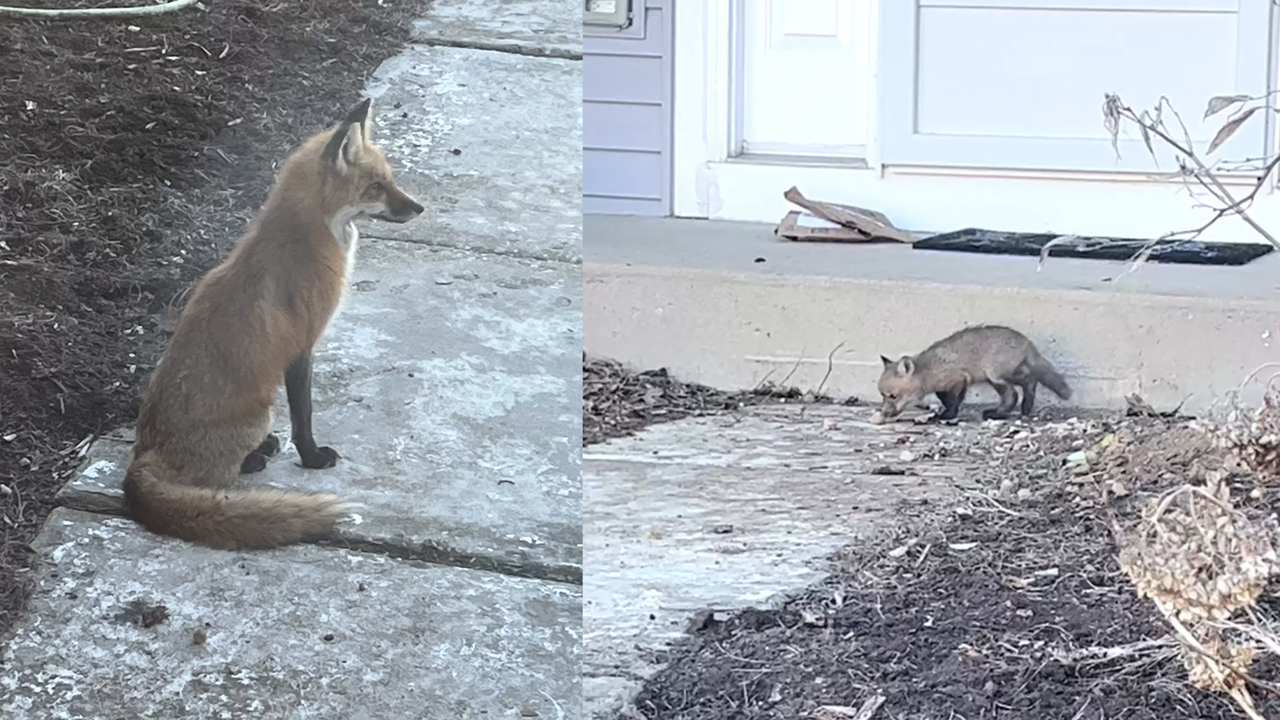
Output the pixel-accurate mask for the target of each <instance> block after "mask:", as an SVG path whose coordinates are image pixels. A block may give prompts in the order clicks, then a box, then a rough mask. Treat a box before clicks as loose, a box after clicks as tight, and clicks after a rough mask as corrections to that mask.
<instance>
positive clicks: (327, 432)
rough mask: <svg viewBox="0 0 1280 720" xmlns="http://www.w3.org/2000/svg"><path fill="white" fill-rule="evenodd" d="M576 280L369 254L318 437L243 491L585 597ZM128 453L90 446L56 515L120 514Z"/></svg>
mask: <svg viewBox="0 0 1280 720" xmlns="http://www.w3.org/2000/svg"><path fill="white" fill-rule="evenodd" d="M581 333H582V278H581V276H580V275H579V273H578V269H577V267H576V266H572V265H564V264H559V263H546V262H535V261H530V260H516V259H513V258H505V257H498V256H483V257H475V256H468V255H466V254H464V253H462V252H459V251H456V250H449V249H443V248H433V247H426V246H422V245H415V244H412V243H405V242H394V241H376V242H368V243H365V244H364V245H363V246H362V247H361V251H360V255H359V257H358V259H357V263H356V272H355V273H354V275H353V276H352V289H351V290H350V291H349V295H348V297H347V299H346V301H345V303H344V307H343V310H342V311H341V312H340V314H339V315H338V317H337V318H336V319H335V320H334V321H333V323H332V324H331V325H330V326H329V329H328V331H327V332H326V333H325V336H324V339H323V340H322V342H321V346H320V348H318V351H317V354H316V360H315V379H314V381H313V392H314V393H315V411H314V412H315V419H314V426H315V435H316V439H317V440H318V441H319V442H320V443H322V444H328V445H332V446H333V447H334V448H335V449H336V450H338V452H339V453H341V454H342V456H343V458H342V460H340V461H339V462H338V465H337V467H334V468H332V469H328V470H305V469H303V468H302V467H301V466H299V465H298V459H297V453H296V451H295V450H294V449H293V447H292V444H291V443H289V442H287V438H288V437H289V413H288V409H287V407H288V406H287V405H286V404H285V399H284V397H283V396H284V393H283V391H280V392H279V393H278V399H277V409H276V412H275V427H276V431H277V432H278V433H280V438H281V440H283V441H286V442H285V448H284V451H283V452H282V453H281V455H280V456H279V457H277V458H275V459H274V460H273V461H272V462H271V464H270V465H269V466H268V467H267V469H266V470H265V471H263V472H262V473H260V474H257V475H252V476H245V477H244V478H243V484H245V485H258V484H265V485H271V486H274V487H281V488H289V489H298V490H306V491H321V492H332V493H335V494H338V495H340V496H342V497H343V498H344V499H349V500H354V501H357V502H360V503H363V504H364V505H365V508H364V509H362V510H361V511H360V515H359V524H346V525H344V526H343V528H342V539H344V540H346V541H347V542H349V543H351V544H352V545H353V546H355V547H369V546H376V547H379V548H380V549H383V550H385V551H388V552H392V553H395V554H398V555H405V556H412V557H418V558H422V559H429V560H434V561H438V562H445V563H449V564H456V565H467V566H474V567H478V568H484V569H494V570H499V571H502V572H508V573H512V574H516V575H525V576H533V577H547V578H552V579H557V580H563V581H570V582H581V577H582V570H581V563H582V529H581V519H582V489H581V484H580V482H579V478H580V476H581V463H582V425H581V405H580V398H581V396H582V365H581V357H580V355H581ZM128 452H129V444H128V443H127V442H122V441H120V440H113V439H111V438H104V439H102V440H99V441H98V442H96V443H94V445H93V446H92V447H91V449H90V451H89V454H88V457H87V458H86V461H85V464H84V466H83V469H82V471H81V472H80V473H79V474H78V476H77V477H76V478H75V479H73V480H72V482H71V483H69V484H68V486H67V487H66V488H65V489H64V491H63V493H62V500H63V504H65V505H67V506H69V507H75V508H80V509H85V510H94V511H99V512H101V511H106V512H119V511H120V508H121V507H122V495H121V490H120V487H121V483H122V481H123V479H124V470H125V468H126V466H127V464H128Z"/></svg>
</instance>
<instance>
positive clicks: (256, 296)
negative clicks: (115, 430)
mask: <svg viewBox="0 0 1280 720" xmlns="http://www.w3.org/2000/svg"><path fill="white" fill-rule="evenodd" d="M372 126H373V123H372V108H371V103H370V101H369V100H365V101H364V102H362V103H360V105H359V106H357V107H356V108H355V109H354V110H352V111H351V112H350V113H349V114H348V115H347V117H346V119H345V120H344V121H343V122H342V123H340V124H339V125H337V126H336V127H334V128H331V129H329V130H327V131H324V132H321V133H318V134H317V135H315V136H313V137H311V138H310V139H309V140H307V141H306V142H305V143H304V144H303V145H302V146H301V147H300V148H298V149H297V150H296V151H295V152H294V153H293V154H292V155H290V156H289V157H288V159H286V160H285V162H284V165H283V167H282V168H281V169H280V173H279V176H278V177H277V179H276V183H275V185H274V187H272V189H271V192H270V194H269V195H268V197H267V201H266V203H265V204H264V205H263V206H262V209H261V210H260V211H259V212H258V215H257V217H255V218H254V219H253V221H252V222H251V223H250V224H249V228H248V230H247V231H246V232H245V234H244V235H243V236H241V237H240V239H239V240H238V241H237V242H236V244H235V246H234V248H233V249H232V250H231V253H230V254H229V255H228V256H227V258H226V260H225V261H223V262H222V264H220V265H218V266H217V267H215V268H213V269H212V270H210V271H209V272H208V273H207V274H205V276H204V277H203V278H201V279H200V282H199V283H197V284H196V286H195V289H194V290H193V291H192V293H191V297H190V299H189V300H188V302H187V304H186V307H185V308H184V309H183V311H182V314H181V317H180V318H179V320H178V324H177V327H176V329H175V331H174V334H173V337H172V338H171V339H170V341H169V346H168V348H167V349H166V350H165V353H164V356H163V358H162V359H161V361H160V363H159V365H158V366H157V367H156V370H155V373H154V374H153V375H152V377H151V380H150V383H149V384H148V386H147V390H146V394H145V396H144V398H143V403H142V409H141V412H140V415H139V418H138V427H137V442H136V443H135V445H134V447H133V458H132V462H131V463H130V465H129V469H128V472H127V474H126V476H125V480H124V495H125V502H126V505H127V507H128V512H129V514H130V516H131V517H132V518H133V519H134V520H136V521H137V522H138V523H140V524H141V525H143V526H145V527H146V528H148V529H149V530H151V531H153V532H156V533H160V534H164V535H170V536H173V537H177V538H181V539H184V540H188V541H192V542H196V543H201V544H204V545H209V546H213V547H219V548H267V547H274V546H278V545H284V544H289V543H294V542H298V541H301V540H304V539H307V538H309V537H312V536H318V535H322V534H324V533H326V532H328V531H329V530H331V529H332V528H333V526H334V525H335V523H336V522H337V521H338V520H340V519H341V518H342V517H343V516H344V515H345V514H347V512H348V507H349V506H347V505H346V504H344V503H342V502H340V500H339V499H338V498H337V497H336V496H333V495H321V494H305V493H289V492H281V491H277V490H259V489H253V490H236V489H229V486H230V485H232V484H233V483H234V482H235V481H236V479H237V477H238V476H239V475H240V474H242V473H254V472H258V471H260V470H262V469H264V468H265V467H266V465H267V460H268V458H270V457H272V456H274V455H276V454H277V453H279V451H280V441H279V439H278V438H277V437H276V436H275V435H273V434H271V433H270V424H271V405H272V402H273V399H274V396H275V393H276V389H277V388H278V387H279V385H280V381H281V379H283V380H284V384H285V387H286V393H287V396H288V400H289V415H290V421H291V425H292V438H293V442H294V445H295V446H296V447H297V449H298V454H299V455H300V456H301V461H302V466H303V467H306V468H329V467H333V466H334V464H335V463H336V462H337V461H338V458H339V455H338V453H337V452H336V451H335V450H333V448H330V447H325V446H321V445H317V444H316V441H315V438H314V437H313V436H312V433H311V354H312V349H313V348H314V347H315V345H316V342H317V341H318V340H319V339H320V336H321V334H322V333H323V332H324V330H325V328H326V326H327V325H328V324H329V321H330V320H331V319H332V317H333V315H334V313H335V312H336V311H337V309H338V305H339V303H340V301H341V299H342V296H343V293H344V290H345V288H346V286H347V278H348V276H349V275H350V273H351V270H352V264H353V262H354V260H355V249H356V243H357V240H358V234H357V232H356V228H355V225H354V224H352V220H354V219H355V218H356V217H359V216H372V217H375V218H379V219H383V220H388V221H391V222H397V223H403V222H407V221H409V220H411V219H413V218H415V217H417V216H418V215H419V214H421V213H422V210H423V207H422V205H420V204H418V202H417V201H416V200H414V199H413V198H411V197H410V196H409V195H407V194H405V192H404V191H402V190H401V189H400V188H399V187H398V186H397V185H396V182H395V179H394V177H393V176H392V172H391V167H390V165H388V163H387V160H386V158H385V157H384V156H383V154H382V152H381V151H380V150H379V149H378V148H377V147H376V146H375V145H374V144H373V142H372V137H371V130H372Z"/></svg>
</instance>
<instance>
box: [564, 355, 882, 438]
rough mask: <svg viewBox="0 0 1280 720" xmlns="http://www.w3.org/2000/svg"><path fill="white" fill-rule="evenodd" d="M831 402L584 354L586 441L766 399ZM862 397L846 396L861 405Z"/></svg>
mask: <svg viewBox="0 0 1280 720" xmlns="http://www.w3.org/2000/svg"><path fill="white" fill-rule="evenodd" d="M786 402H792V403H795V402H804V403H829V402H832V399H831V398H830V397H829V396H827V395H823V394H820V393H812V392H809V393H805V392H801V391H800V390H798V389H796V388H788V387H780V386H777V385H772V384H761V385H760V386H759V387H756V388H754V389H751V390H740V391H736V392H731V391H725V390H717V389H715V388H712V387H707V386H706V385H698V384H697V383H686V382H681V381H680V380H676V379H675V378H673V377H671V375H670V374H669V373H668V372H667V370H666V369H665V368H659V369H657V370H645V371H641V372H633V371H630V370H628V369H626V368H624V367H623V366H622V364H621V363H618V362H615V361H613V360H602V359H593V360H588V359H587V357H586V355H583V357H582V444H583V445H584V446H586V445H593V444H595V443H600V442H604V441H605V440H609V439H611V438H616V437H625V436H627V435H631V434H633V433H635V432H636V431H637V430H642V429H644V428H646V427H648V426H650V425H654V424H657V423H662V422H672V421H673V420H679V419H681V418H686V417H692V416H696V415H708V414H714V413H721V412H727V411H730V410H737V409H739V408H743V407H747V406H749V405H762V404H765V403H786ZM856 402H857V400H855V399H852V398H851V399H849V400H846V401H845V403H846V404H850V405H852V404H856Z"/></svg>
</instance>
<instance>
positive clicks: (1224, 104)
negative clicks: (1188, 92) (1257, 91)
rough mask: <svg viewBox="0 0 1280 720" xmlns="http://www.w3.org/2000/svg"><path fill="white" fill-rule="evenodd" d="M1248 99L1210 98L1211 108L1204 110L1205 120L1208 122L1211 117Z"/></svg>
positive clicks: (1244, 96) (1221, 96) (1244, 97)
mask: <svg viewBox="0 0 1280 720" xmlns="http://www.w3.org/2000/svg"><path fill="white" fill-rule="evenodd" d="M1248 99H1249V96H1248V95H1214V96H1213V97H1211V98H1209V106H1208V107H1206V108H1205V110H1204V119H1205V120H1208V119H1209V118H1210V117H1211V116H1213V115H1216V114H1218V113H1220V112H1222V111H1223V110H1226V109H1227V108H1229V107H1231V106H1232V105H1236V104H1238V103H1242V102H1245V101H1247V100H1248Z"/></svg>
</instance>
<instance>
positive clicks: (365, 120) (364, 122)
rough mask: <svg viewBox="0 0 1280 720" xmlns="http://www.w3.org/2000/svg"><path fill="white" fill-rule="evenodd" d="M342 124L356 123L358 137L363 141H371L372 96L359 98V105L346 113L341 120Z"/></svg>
mask: <svg viewBox="0 0 1280 720" xmlns="http://www.w3.org/2000/svg"><path fill="white" fill-rule="evenodd" d="M342 124H343V125H358V126H359V127H360V137H361V138H362V139H363V140H364V141H365V142H373V98H365V99H364V100H361V101H360V104H359V105H357V106H355V107H354V108H352V109H351V112H349V113H347V119H346V120H343V121H342Z"/></svg>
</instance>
